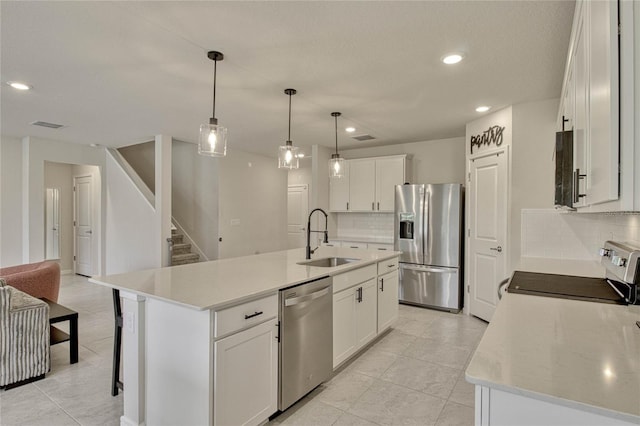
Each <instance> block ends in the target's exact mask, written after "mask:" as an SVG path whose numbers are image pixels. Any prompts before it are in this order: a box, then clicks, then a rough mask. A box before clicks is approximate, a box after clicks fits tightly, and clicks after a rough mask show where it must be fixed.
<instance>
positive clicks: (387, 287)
mask: <svg viewBox="0 0 640 426" xmlns="http://www.w3.org/2000/svg"><path fill="white" fill-rule="evenodd" d="M396 268H397V266H396ZM397 318H398V270H397V269H396V270H395V271H393V272H389V273H386V274H384V275H381V276H379V277H378V333H381V332H382V331H384V330H386V329H387V328H389V327H390V326H391V324H393V323H394V321H395V320H396V319H397Z"/></svg>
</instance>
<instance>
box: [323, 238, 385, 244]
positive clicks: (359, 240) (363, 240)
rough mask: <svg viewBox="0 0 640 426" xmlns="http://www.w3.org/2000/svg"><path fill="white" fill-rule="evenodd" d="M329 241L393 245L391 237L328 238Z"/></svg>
mask: <svg viewBox="0 0 640 426" xmlns="http://www.w3.org/2000/svg"><path fill="white" fill-rule="evenodd" d="M329 241H340V242H344V241H347V242H353V243H368V244H393V237H392V236H391V237H362V236H361V237H343V236H340V237H335V238H329Z"/></svg>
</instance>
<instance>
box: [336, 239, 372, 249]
mask: <svg viewBox="0 0 640 426" xmlns="http://www.w3.org/2000/svg"><path fill="white" fill-rule="evenodd" d="M342 247H347V248H358V249H366V248H367V243H355V242H352V241H343V242H342Z"/></svg>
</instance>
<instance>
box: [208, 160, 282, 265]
mask: <svg viewBox="0 0 640 426" xmlns="http://www.w3.org/2000/svg"><path fill="white" fill-rule="evenodd" d="M218 164H219V179H220V180H219V182H220V184H219V188H220V189H219V214H220V216H219V224H220V228H219V236H220V237H221V238H222V242H220V245H219V257H220V258H229V257H237V256H244V255H250V254H256V253H264V252H269V251H277V250H285V249H286V248H287V172H286V171H285V170H282V169H278V163H277V160H276V158H275V157H265V156H262V155H257V154H251V153H247V152H242V151H238V150H234V149H233V148H230V149H228V150H227V156H226V157H224V158H221V159H220V160H219V163H218Z"/></svg>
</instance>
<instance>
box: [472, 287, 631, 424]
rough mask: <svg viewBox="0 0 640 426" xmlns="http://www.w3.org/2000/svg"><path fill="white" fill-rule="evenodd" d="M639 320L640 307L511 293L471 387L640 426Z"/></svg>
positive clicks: (477, 357)
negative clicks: (522, 397) (484, 387)
mask: <svg viewBox="0 0 640 426" xmlns="http://www.w3.org/2000/svg"><path fill="white" fill-rule="evenodd" d="M638 320H640V307H638V306H619V305H609V304H602V303H592V302H583V301H574V300H565V299H555V298H549V297H538V296H531V295H521V294H513V293H511V294H509V293H507V294H505V295H504V297H503V298H502V300H501V301H500V303H499V304H498V307H497V309H496V311H495V314H494V316H493V319H492V320H491V323H490V324H489V327H488V328H487V330H486V332H485V334H484V336H483V338H482V340H481V342H480V344H479V345H478V348H477V350H476V352H475V354H474V355H473V358H472V359H471V362H470V364H469V366H468V368H467V370H466V379H467V381H468V382H471V383H473V384H475V385H480V386H486V387H488V388H490V389H497V390H500V391H505V392H508V393H511V394H516V395H519V396H524V397H528V398H531V399H535V400H539V401H545V402H548V403H552V404H557V405H560V406H563V407H569V408H572V409H577V410H580V411H586V412H589V413H593V414H596V415H600V416H605V417H609V418H611V419H616V420H622V421H625V422H631V423H632V424H640V328H638V326H636V324H635V322H636V321H638ZM476 392H478V390H476ZM476 401H478V399H477V398H476ZM492 408H493V407H492ZM476 413H478V411H476ZM534 423H535V421H534Z"/></svg>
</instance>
